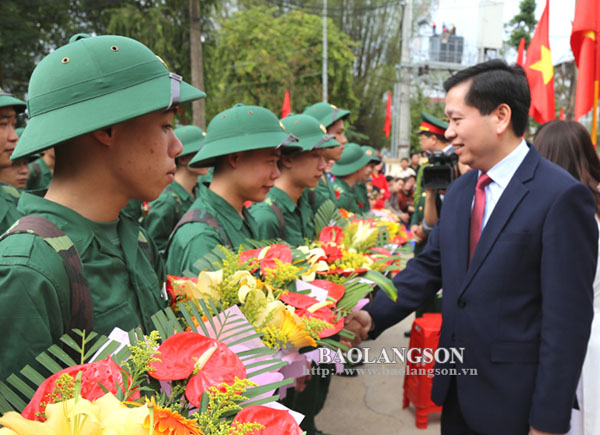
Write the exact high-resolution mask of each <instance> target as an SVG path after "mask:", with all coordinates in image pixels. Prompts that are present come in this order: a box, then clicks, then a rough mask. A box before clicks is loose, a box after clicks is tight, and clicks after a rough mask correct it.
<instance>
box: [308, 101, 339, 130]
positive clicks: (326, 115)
mask: <svg viewBox="0 0 600 435" xmlns="http://www.w3.org/2000/svg"><path fill="white" fill-rule="evenodd" d="M304 114H305V115H310V116H312V117H313V118H315V119H316V120H317V121H319V122H320V123H321V124H323V125H324V126H325V128H327V127H329V126H330V125H331V124H333V123H334V122H336V121H337V120H339V119H343V118H346V117H348V116H349V115H350V111H349V110H344V109H338V108H337V107H335V106H334V105H333V104H329V103H325V102H320V103H317V104H313V105H312V106H308V107H307V108H306V109H304Z"/></svg>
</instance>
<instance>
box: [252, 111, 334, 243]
mask: <svg viewBox="0 0 600 435" xmlns="http://www.w3.org/2000/svg"><path fill="white" fill-rule="evenodd" d="M281 123H282V124H283V125H284V127H285V130H286V131H287V132H288V133H291V134H293V135H294V136H296V137H298V138H299V139H300V141H299V142H298V143H297V144H296V145H298V146H300V147H302V150H301V151H300V152H297V153H292V154H288V155H283V156H281V159H280V160H279V170H280V172H281V176H280V177H279V178H278V179H277V180H275V187H273V188H272V189H271V191H270V192H269V194H268V195H267V199H265V201H263V202H260V203H257V204H254V205H253V206H252V207H251V208H250V213H251V214H252V216H253V217H254V220H255V221H256V223H257V235H256V237H257V238H258V239H260V240H270V239H275V238H280V239H283V240H285V241H286V242H288V243H289V244H290V245H292V246H300V245H304V244H305V240H306V239H308V240H309V241H312V240H313V239H314V237H315V225H314V222H313V211H312V208H311V206H310V198H309V196H310V194H311V191H309V190H308V189H314V188H315V187H316V186H317V183H318V182H319V180H320V179H321V177H322V175H323V170H324V169H325V159H324V157H323V154H324V153H325V151H326V150H327V149H329V148H332V147H338V148H339V146H340V144H339V143H337V142H336V141H335V140H334V139H333V135H330V134H326V133H325V132H326V131H327V130H326V129H325V127H324V126H323V124H319V121H317V120H315V119H314V118H313V117H312V116H308V115H291V116H288V117H286V118H285V119H283V120H282V121H281Z"/></svg>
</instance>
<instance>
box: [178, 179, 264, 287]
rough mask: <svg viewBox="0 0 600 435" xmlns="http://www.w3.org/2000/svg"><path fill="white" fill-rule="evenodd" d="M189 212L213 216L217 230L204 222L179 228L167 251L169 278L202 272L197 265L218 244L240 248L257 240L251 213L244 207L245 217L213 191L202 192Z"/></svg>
mask: <svg viewBox="0 0 600 435" xmlns="http://www.w3.org/2000/svg"><path fill="white" fill-rule="evenodd" d="M189 210H201V211H204V212H208V213H210V214H211V215H212V217H214V218H215V220H216V222H217V224H218V230H217V229H215V228H213V227H212V226H211V225H209V224H208V223H205V222H191V223H188V224H185V225H183V226H181V227H180V228H179V229H177V230H176V231H175V233H173V234H172V236H171V241H170V244H169V246H168V248H167V273H169V274H170V275H178V276H181V275H182V274H183V272H184V271H186V270H189V271H191V272H193V273H194V274H197V273H199V272H200V271H199V270H197V269H196V268H195V267H194V263H195V262H196V261H198V260H199V259H200V258H202V257H203V256H204V255H206V254H208V253H209V252H210V251H212V250H213V249H214V248H215V247H216V246H217V245H223V246H226V247H232V248H233V249H237V248H238V247H239V246H240V245H241V244H242V243H243V242H245V241H246V239H249V238H255V235H254V234H255V231H256V223H255V222H254V219H253V218H252V216H251V215H250V212H249V211H248V210H247V209H246V208H245V207H244V208H243V209H242V213H243V215H244V217H243V218H242V216H240V215H239V214H238V212H237V211H236V210H235V209H234V208H233V206H232V205H231V204H229V203H228V202H227V201H225V200H224V199H223V198H221V197H220V196H219V195H217V194H216V193H214V192H213V191H212V190H210V189H204V190H202V191H201V193H200V195H199V196H198V197H197V198H196V200H195V201H194V203H193V204H192V206H191V207H190V209H189ZM230 242H231V246H229V243H230Z"/></svg>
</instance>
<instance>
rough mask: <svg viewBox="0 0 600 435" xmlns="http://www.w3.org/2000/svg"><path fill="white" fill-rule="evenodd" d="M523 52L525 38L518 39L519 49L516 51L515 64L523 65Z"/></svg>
mask: <svg viewBox="0 0 600 435" xmlns="http://www.w3.org/2000/svg"><path fill="white" fill-rule="evenodd" d="M524 53H525V38H521V40H520V41H519V50H518V51H517V61H516V62H515V63H516V64H517V65H521V66H523V54H524Z"/></svg>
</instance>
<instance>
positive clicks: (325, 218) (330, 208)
mask: <svg viewBox="0 0 600 435" xmlns="http://www.w3.org/2000/svg"><path fill="white" fill-rule="evenodd" d="M338 218H339V213H338V208H337V206H336V205H335V203H334V202H333V201H332V200H330V199H328V200H327V201H325V202H324V203H323V204H321V206H320V207H319V209H318V210H317V212H316V213H315V216H314V219H313V220H314V222H315V236H316V237H319V234H321V231H322V230H323V228H325V227H326V226H328V225H329V224H330V223H331V222H336V223H337V220H338Z"/></svg>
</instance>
